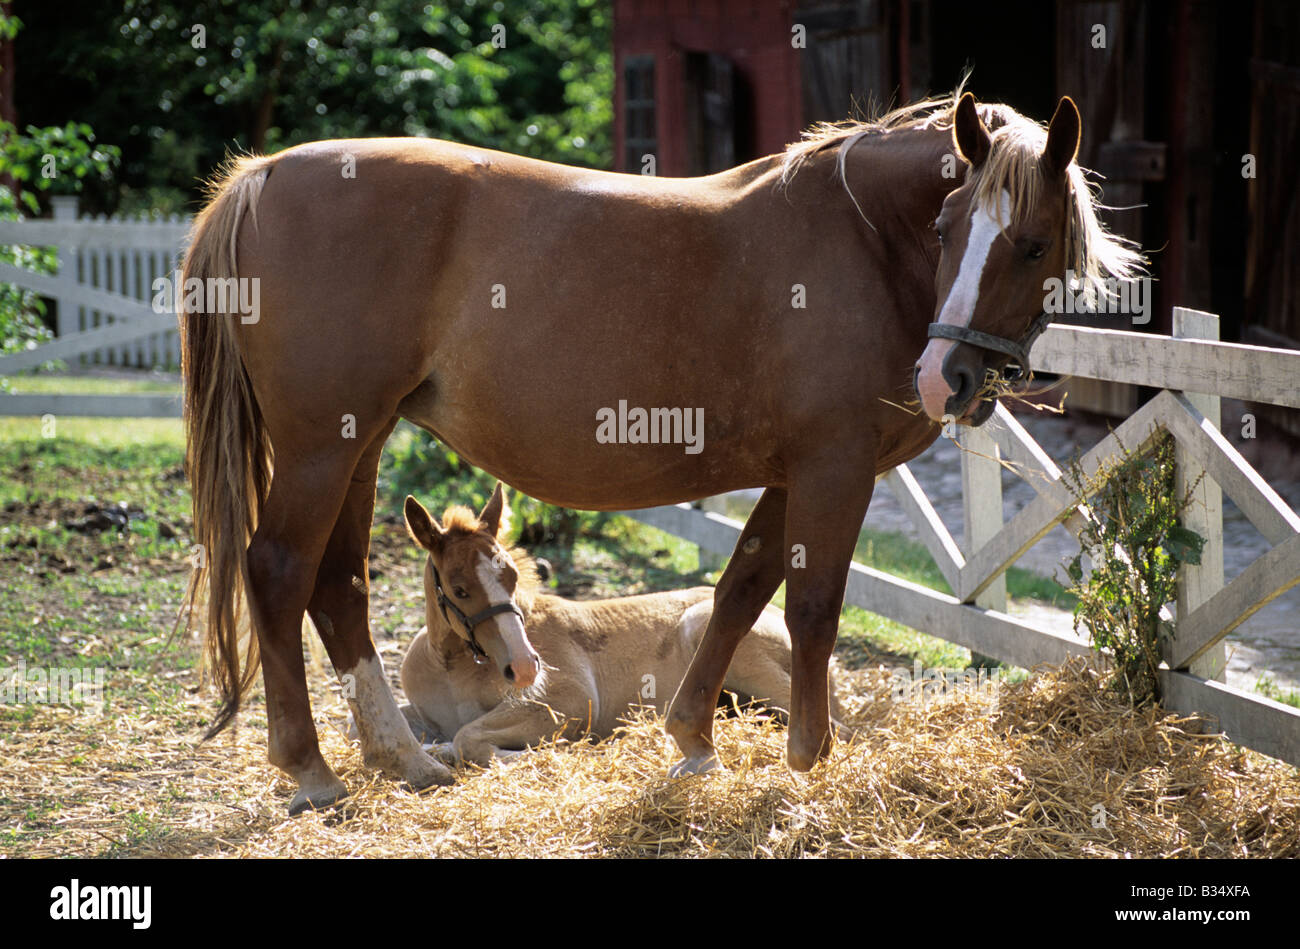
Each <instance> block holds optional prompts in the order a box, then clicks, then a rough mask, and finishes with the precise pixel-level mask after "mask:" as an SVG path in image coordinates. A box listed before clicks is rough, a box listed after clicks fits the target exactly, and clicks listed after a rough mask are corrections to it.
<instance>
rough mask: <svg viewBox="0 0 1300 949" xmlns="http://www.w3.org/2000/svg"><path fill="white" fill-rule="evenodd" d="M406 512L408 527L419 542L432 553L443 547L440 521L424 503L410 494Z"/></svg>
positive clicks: (407, 498)
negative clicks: (430, 513) (430, 512)
mask: <svg viewBox="0 0 1300 949" xmlns="http://www.w3.org/2000/svg"><path fill="white" fill-rule="evenodd" d="M404 513H405V514H406V529H407V530H408V531H410V533H411V537H412V538H413V539H414V540H415V542H416V543H417V544H419V545H420V546H421V547H423V548H424V549H425V550H427V551H429V552H430V553H435V552H437V551H439V550H441V549H442V529H441V528H440V527H439V526H438V522H437V521H435V520H434V519H433V518H432V517H431V516H430V515H429V512H428V511H426V510H425V509H424V505H423V504H421V503H420V502H419V501H417V500H415V498H414V497H412V496H411V495H409V494H408V495H407V496H406V507H405V508H404Z"/></svg>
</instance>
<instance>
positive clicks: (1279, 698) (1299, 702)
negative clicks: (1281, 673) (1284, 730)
mask: <svg viewBox="0 0 1300 949" xmlns="http://www.w3.org/2000/svg"><path fill="white" fill-rule="evenodd" d="M1255 691H1256V692H1258V693H1259V694H1260V695H1262V696H1264V698H1266V699H1272V700H1273V701H1274V702H1281V703H1282V704H1283V705H1290V706H1293V707H1294V708H1300V691H1296V690H1295V689H1283V688H1282V687H1281V686H1279V685H1278V684H1277V683H1276V682H1274V681H1273V677H1272V676H1271V675H1269V674H1268V673H1267V672H1266V673H1264V674H1263V675H1262V676H1260V677H1259V681H1257V682H1256V683H1255Z"/></svg>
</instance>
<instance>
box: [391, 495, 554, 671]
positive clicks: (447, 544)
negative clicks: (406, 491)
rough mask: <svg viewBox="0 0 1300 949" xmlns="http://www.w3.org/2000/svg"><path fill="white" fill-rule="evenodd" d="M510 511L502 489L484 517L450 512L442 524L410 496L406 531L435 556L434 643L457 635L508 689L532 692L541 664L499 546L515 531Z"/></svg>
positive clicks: (430, 601)
mask: <svg viewBox="0 0 1300 949" xmlns="http://www.w3.org/2000/svg"><path fill="white" fill-rule="evenodd" d="M504 509H505V496H504V494H503V492H502V489H501V484H500V483H498V484H497V486H496V490H495V491H494V492H492V497H491V498H490V499H489V500H488V502H487V504H486V505H485V506H484V508H483V511H482V512H481V513H480V514H478V515H477V516H475V515H474V513H473V512H472V511H470V509H469V508H466V507H460V506H456V507H451V508H448V509H447V511H446V513H445V514H443V518H442V523H441V524H439V523H438V521H437V520H436V519H434V518H433V517H431V516H430V514H429V512H428V511H426V510H425V509H424V507H423V505H421V504H420V502H419V501H417V500H416V499H415V498H413V497H411V496H409V495H408V496H407V498H406V512H405V513H406V527H407V529H408V530H409V531H410V532H411V536H412V537H413V538H415V542H416V543H418V544H419V545H420V546H421V547H423V548H424V549H425V550H427V551H428V552H429V557H428V560H427V561H426V562H425V565H424V594H425V615H426V618H427V621H428V627H429V635H430V636H433V635H434V634H435V631H436V630H439V629H445V628H447V627H450V629H451V631H452V632H453V633H455V634H456V635H457V636H459V637H460V638H461V639H463V640H464V641H465V644H466V648H467V649H470V650H473V651H474V652H475V654H476V655H478V656H480V657H482V656H486V658H488V659H491V660H492V662H493V663H495V664H496V667H497V669H498V671H500V673H501V675H502V676H503V677H504V678H505V680H506V681H507V682H509V683H510V684H511V685H514V686H516V687H517V688H520V689H526V688H528V686H530V685H532V684H533V682H534V681H535V680H536V679H537V675H538V672H539V670H540V668H541V660H540V658H539V657H538V655H537V651H536V650H535V649H534V648H533V645H532V643H530V642H529V641H528V636H527V634H526V633H525V632H524V622H523V613H522V612H520V610H519V607H518V605H517V604H516V602H515V595H516V592H517V590H518V587H519V583H520V575H519V568H518V567H517V566H516V564H515V560H514V557H512V556H511V554H510V552H509V551H508V550H506V548H505V547H503V546H502V544H501V542H500V540H499V539H498V538H499V536H500V535H501V534H504V532H505V530H506V528H507V527H508V525H507V524H506V523H505V520H504V519H503V517H502V512H503V510H504Z"/></svg>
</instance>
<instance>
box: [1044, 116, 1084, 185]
mask: <svg viewBox="0 0 1300 949" xmlns="http://www.w3.org/2000/svg"><path fill="white" fill-rule="evenodd" d="M1081 126H1082V123H1081V122H1080V120H1079V110H1078V108H1077V107H1076V106H1075V104H1074V100H1072V99H1071V98H1070V97H1069V96H1062V97H1061V101H1060V103H1059V104H1058V105H1057V106H1056V114H1055V115H1053V116H1052V122H1051V124H1050V125H1048V126H1047V145H1046V147H1044V148H1043V170H1044V171H1045V172H1046V173H1047V174H1048V175H1049V176H1052V177H1056V176H1058V175H1062V174H1064V173H1065V169H1067V168H1069V167H1070V162H1072V161H1074V156H1075V155H1077V154H1079V135H1080V132H1081V131H1082V129H1081Z"/></svg>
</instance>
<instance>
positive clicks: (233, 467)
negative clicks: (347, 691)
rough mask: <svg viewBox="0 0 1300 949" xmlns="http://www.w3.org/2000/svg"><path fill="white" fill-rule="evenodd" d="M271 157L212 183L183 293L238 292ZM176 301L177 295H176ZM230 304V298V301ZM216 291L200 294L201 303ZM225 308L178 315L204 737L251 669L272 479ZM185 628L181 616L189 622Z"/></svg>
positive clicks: (235, 703) (246, 162)
mask: <svg viewBox="0 0 1300 949" xmlns="http://www.w3.org/2000/svg"><path fill="white" fill-rule="evenodd" d="M271 162H272V159H271V158H267V157H241V158H237V159H234V160H232V161H231V162H229V163H228V164H227V165H226V166H225V167H224V168H223V169H222V170H221V172H220V173H219V174H218V175H217V176H216V177H214V178H213V180H212V181H211V182H210V183H209V186H208V188H209V191H208V193H209V201H208V204H207V206H206V207H205V208H204V209H203V211H202V212H201V213H200V214H199V216H198V217H197V218H196V219H195V221H194V228H193V231H192V232H191V240H190V246H189V250H188V251H187V252H186V254H185V264H184V267H183V270H182V278H183V282H182V284H181V290H182V291H183V290H184V288H186V287H188V286H193V285H192V284H190V283H189V281H190V280H191V279H193V278H198V279H199V280H201V281H203V282H202V283H201V284H199V285H198V286H202V287H205V288H206V287H208V286H211V285H212V284H210V283H209V281H211V280H222V281H224V283H223V284H222V286H226V287H229V286H235V284H234V283H233V282H231V280H232V278H237V277H238V270H237V267H236V260H235V245H236V243H237V241H238V238H239V226H240V223H241V220H242V218H243V215H244V213H245V212H247V213H248V214H250V215H252V218H253V222H254V225H256V223H257V200H258V197H259V196H260V195H261V193H262V186H263V185H264V184H265V183H266V177H267V175H268V174H269V171H270V164H271ZM180 296H181V298H182V300H183V298H184V295H183V293H182V294H180ZM232 296H233V297H234V301H235V302H231V297H232ZM216 298H217V294H215V293H214V294H207V293H206V292H205V293H204V299H205V300H215V299H216ZM221 299H224V300H225V301H226V302H225V303H224V304H223V305H224V307H225V308H226V310H227V311H223V312H203V310H204V307H202V306H200V307H198V308H197V309H198V310H200V311H201V312H190V311H188V310H187V309H186V307H185V306H184V303H183V302H182V303H181V304H179V305H178V311H179V313H180V338H181V371H182V373H183V374H184V378H185V406H184V419H185V435H186V446H185V468H186V472H187V474H188V475H189V479H190V485H191V487H192V489H193V503H194V543H195V544H196V545H198V546H197V547H196V548H195V550H194V568H195V569H194V573H193V576H192V578H191V581H190V588H189V592H188V594H187V596H186V603H185V605H186V608H187V616H188V617H189V618H190V619H192V617H193V614H194V612H195V610H196V609H197V608H198V604H199V603H200V602H202V601H204V600H206V612H207V617H206V619H207V622H206V630H205V635H204V659H205V663H204V664H205V667H206V670H207V673H208V674H209V675H211V676H212V678H213V681H215V683H216V685H217V688H218V689H219V691H220V693H221V700H222V701H221V708H220V710H219V711H218V713H217V716H216V719H215V720H214V721H213V723H212V726H211V727H210V728H209V729H208V733H207V734H206V735H205V736H204V738H205V740H206V739H208V738H211V737H212V736H213V735H216V734H217V733H218V732H220V731H221V730H222V729H223V728H225V727H226V726H227V725H228V724H230V721H231V719H232V718H234V716H235V713H236V712H237V711H239V704H240V700H241V698H242V697H243V695H244V692H245V691H246V690H247V689H248V687H249V686H250V685H251V684H252V683H253V681H254V679H255V678H256V676H257V670H258V650H257V637H256V636H255V635H252V634H251V633H250V634H249V636H248V648H247V652H246V655H245V658H244V660H243V663H242V669H241V661H240V640H241V639H242V638H243V636H242V635H241V634H242V632H243V631H246V630H247V629H248V626H247V622H246V619H247V615H248V614H247V610H246V600H245V597H246V595H247V591H248V543H249V540H250V539H251V538H252V535H253V531H254V530H255V528H256V526H257V514H258V511H259V510H260V508H261V505H262V502H263V500H264V499H265V498H266V492H267V488H268V486H269V484H270V480H271V445H270V439H269V437H268V436H267V432H266V427H265V424H264V422H263V419H262V413H261V410H260V409H259V408H258V405H257V400H256V398H255V397H254V395H253V387H252V384H251V382H250V381H249V378H248V373H247V372H246V371H245V369H244V365H243V362H242V360H241V359H240V356H239V349H238V347H237V346H236V342H235V334H234V326H233V319H234V316H235V312H234V311H235V310H237V308H238V302H237V301H238V299H239V294H238V293H234V294H230V293H228V292H227V293H223V294H221ZM187 622H188V620H187Z"/></svg>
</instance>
